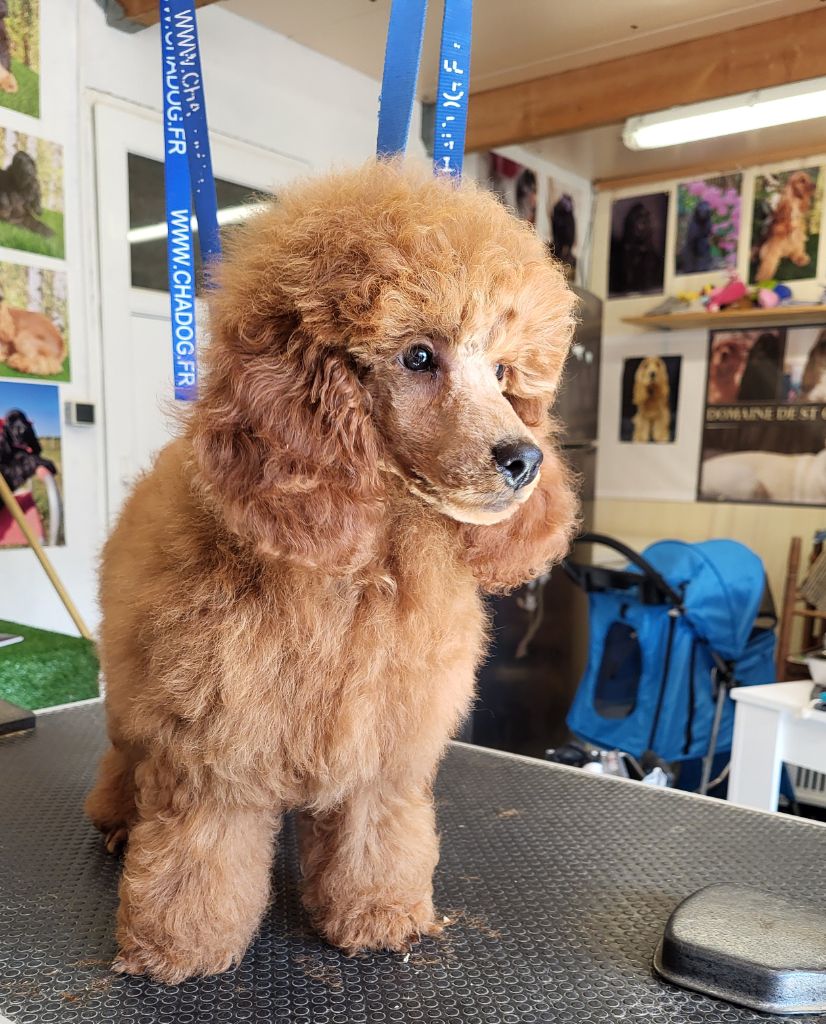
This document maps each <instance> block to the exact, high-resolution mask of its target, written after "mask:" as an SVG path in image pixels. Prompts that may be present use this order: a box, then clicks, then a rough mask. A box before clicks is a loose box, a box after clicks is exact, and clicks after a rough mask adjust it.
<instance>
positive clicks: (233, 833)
mask: <svg viewBox="0 0 826 1024" xmlns="http://www.w3.org/2000/svg"><path fill="white" fill-rule="evenodd" d="M137 776H138V789H139V797H138V807H139V811H140V818H139V820H138V822H137V824H136V825H135V826H134V828H133V829H132V831H131V833H130V835H129V845H128V847H127V850H126V859H125V863H124V869H123V877H122V879H121V885H120V909H119V911H118V933H117V938H118V945H119V948H120V951H119V954H118V957H117V959H116V960H115V963H114V965H113V967H114V970H115V971H117V972H118V973H123V974H148V975H149V976H150V977H151V978H153V979H155V980H156V981H160V982H163V983H164V984H167V985H175V984H178V983H179V982H181V981H183V980H184V979H186V978H191V977H193V976H195V975H209V974H219V973H221V972H222V971H226V970H227V969H228V968H230V967H232V966H234V965H235V964H237V963H238V962H239V961H240V960H241V958H242V957H243V955H244V952H245V951H246V949H247V946H248V945H249V943H250V941H251V939H252V937H253V935H254V934H255V932H256V930H257V928H258V925H259V923H260V921H261V918H262V916H263V914H264V910H265V908H266V906H267V900H268V898H269V883H270V867H271V864H272V855H273V839H274V831H275V829H274V815H273V813H272V811H270V810H266V811H264V810H261V809H259V808H250V807H245V806H240V805H236V804H232V803H230V802H229V800H228V798H227V796H226V795H223V794H219V793H218V792H217V791H216V789H217V787H211V786H210V783H209V780H208V779H204V778H201V779H200V780H199V783H200V784H199V785H198V786H197V787H196V786H195V785H193V784H192V783H189V782H188V781H187V780H182V779H180V778H173V777H172V776H171V774H166V773H163V772H161V771H158V770H157V769H156V768H152V767H151V766H147V765H145V764H144V765H141V766H140V768H139V769H138V773H137Z"/></svg>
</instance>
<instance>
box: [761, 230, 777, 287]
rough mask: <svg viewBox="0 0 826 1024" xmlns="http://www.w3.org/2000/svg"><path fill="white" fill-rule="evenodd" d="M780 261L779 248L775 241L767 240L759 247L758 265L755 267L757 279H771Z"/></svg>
mask: <svg viewBox="0 0 826 1024" xmlns="http://www.w3.org/2000/svg"><path fill="white" fill-rule="evenodd" d="M779 263H780V250H779V249H778V246H777V243H776V242H773V241H771V240H769V241H768V242H766V243H765V244H764V245H763V246H762V248H761V249H760V266H759V267H758V268H757V280H758V281H771V280H772V279H773V278H774V275H775V274H776V273H777V267H778V264H779Z"/></svg>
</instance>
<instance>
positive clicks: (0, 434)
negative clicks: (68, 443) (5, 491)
mask: <svg viewBox="0 0 826 1024" xmlns="http://www.w3.org/2000/svg"><path fill="white" fill-rule="evenodd" d="M62 469H63V451H62V441H61V426H60V397H59V389H58V387H57V386H56V385H54V384H29V383H24V382H22V381H7V380H0V473H2V475H3V479H4V480H5V481H6V483H7V484H8V485H9V487H10V488H11V489H12V491H13V492H14V495H15V498H16V500H17V503H18V505H19V506H20V508H21V510H22V512H23V515H24V516H25V517H26V521H27V522H28V524H29V526H30V527H31V529H32V532H33V533H34V534H35V536H36V537H37V538H38V540H40V542H41V543H43V544H47V545H54V544H63V543H65V540H64V534H65V529H64V523H63V496H62V479H63V478H62ZM26 543H27V542H26V538H25V535H24V534H23V532H22V530H21V529H20V527H19V526H18V524H17V523H16V522H15V520H14V519H13V518H12V515H11V513H10V512H9V511H8V509H7V508H6V506H5V505H4V504H3V503H2V502H0V548H4V547H6V548H9V547H23V546H25V545H26Z"/></svg>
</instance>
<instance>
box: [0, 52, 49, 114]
mask: <svg viewBox="0 0 826 1024" xmlns="http://www.w3.org/2000/svg"><path fill="white" fill-rule="evenodd" d="M11 73H12V74H13V75H14V77H15V78H16V79H17V92H0V106H3V107H8V109H9V110H18V111H19V112H20V113H21V114H28V115H29V117H40V75H38V73H37V72H36V71H32V69H31V68H30V67H27V66H26V65H25V64H22V63H21V62H20V61H19V60H15V59H14V58H13V57H12V61H11Z"/></svg>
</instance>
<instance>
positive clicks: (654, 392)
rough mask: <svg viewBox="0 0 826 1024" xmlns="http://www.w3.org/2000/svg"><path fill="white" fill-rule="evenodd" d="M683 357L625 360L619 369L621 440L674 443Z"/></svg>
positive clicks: (657, 356)
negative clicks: (620, 381)
mask: <svg viewBox="0 0 826 1024" xmlns="http://www.w3.org/2000/svg"><path fill="white" fill-rule="evenodd" d="M681 366H682V356H660V355H648V356H638V357H636V358H634V359H626V360H625V363H624V365H623V371H622V403H621V409H622V413H621V419H620V441H630V442H632V443H633V444H649V443H652V442H653V443H655V444H673V442H674V439H675V436H676V430H677V404H678V400H679V395H680V368H681Z"/></svg>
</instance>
